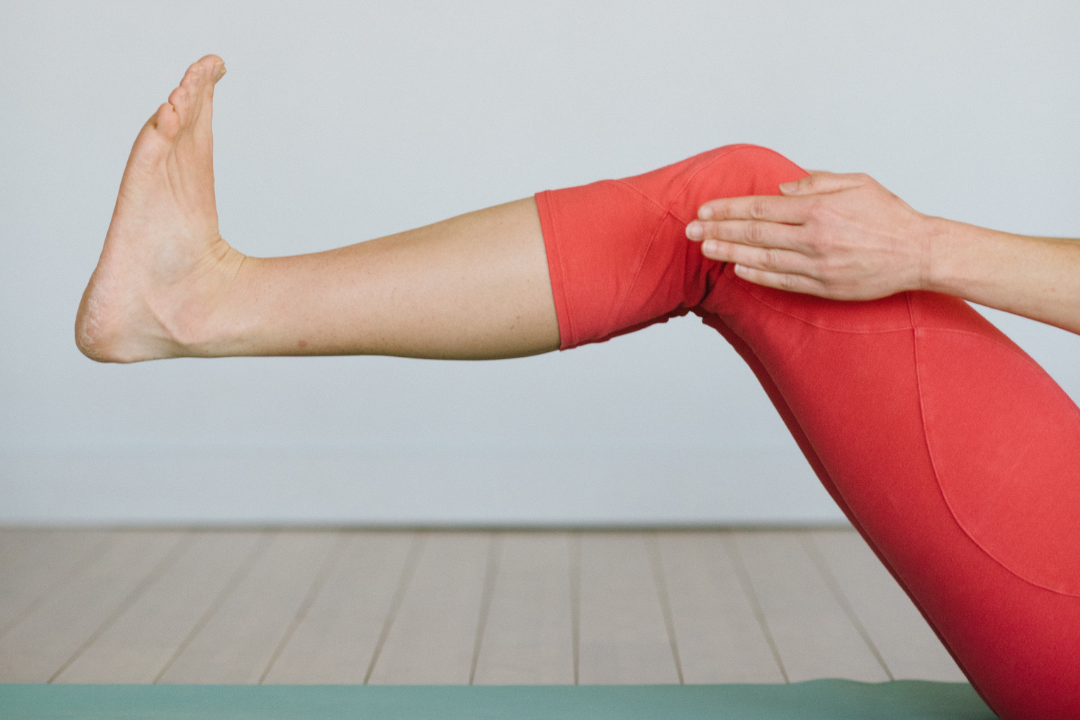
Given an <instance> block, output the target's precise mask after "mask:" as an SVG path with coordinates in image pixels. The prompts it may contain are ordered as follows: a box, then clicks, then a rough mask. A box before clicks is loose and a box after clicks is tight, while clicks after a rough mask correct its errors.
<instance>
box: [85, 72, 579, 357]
mask: <svg viewBox="0 0 1080 720" xmlns="http://www.w3.org/2000/svg"><path fill="white" fill-rule="evenodd" d="M224 74H225V63H224V62H223V61H222V60H221V58H219V57H217V56H216V55H208V56H206V57H204V58H202V59H201V60H199V61H198V62H197V63H195V64H194V65H192V66H191V67H190V68H188V71H187V72H186V73H185V75H184V78H183V80H182V81H181V82H180V86H179V87H177V88H176V89H175V90H173V92H172V94H170V95H169V102H167V103H165V104H164V105H162V106H161V107H160V108H158V111H157V112H156V113H155V114H154V116H153V117H152V118H150V120H149V121H148V122H147V123H146V125H144V126H143V128H142V131H141V132H140V133H139V136H138V138H137V139H136V141H135V145H134V147H133V148H132V151H131V156H130V158H129V159H128V163H127V167H126V168H125V170H124V177H123V180H122V181H121V184H120V193H119V197H118V198H117V202H116V209H115V210H114V212H113V217H112V222H111V223H110V225H109V230H108V233H107V235H106V237H105V246H104V249H103V250H102V253H101V259H100V260H99V262H98V265H97V268H96V269H95V270H94V273H93V275H92V276H91V278H90V282H89V284H88V286H87V288H86V291H85V293H84V294H83V298H82V302H81V303H80V306H79V311H78V314H77V316H76V321H75V340H76V343H77V344H78V346H79V349H80V350H82V352H83V353H84V354H86V355H87V356H88V357H90V358H92V359H94V360H98V361H101V362H136V361H140V360H152V359H156V358H168V357H183V356H199V357H215V356H224V355H346V354H348V355H362V354H378V355H403V356H410V357H427V358H453V359H487V358H503V357H518V356H522V355H533V354H537V353H542V352H547V351H550V350H555V349H557V348H558V346H559V329H558V321H557V319H556V315H555V305H554V299H553V297H552V294H551V282H550V279H549V276H548V266H547V258H546V255H545V251H544V239H543V235H542V232H541V229H540V220H539V216H538V214H537V210H536V203H535V201H534V200H533V198H526V199H524V200H518V201H515V202H510V203H506V204H505V205H499V206H496V207H493V208H487V209H485V210H480V211H478V212H473V213H469V214H467V215H462V216H460V217H456V218H451V219H450V220H445V221H443V222H440V223H436V224H434V225H430V226H428V227H423V228H419V229H416V230H410V231H407V232H403V233H399V234H396V235H391V236H388V237H384V238H378V239H376V240H370V241H368V242H363V243H359V244H356V245H350V246H348V247H344V248H338V249H336V250H329V251H326V252H320V253H312V254H309V255H298V256H293V257H279V258H253V257H248V256H246V255H244V254H243V253H241V252H239V251H237V250H236V249H234V248H233V247H231V246H230V245H229V244H228V243H227V242H226V241H225V240H224V239H223V238H222V237H221V235H220V233H219V232H218V217H217V205H216V199H215V195H214V167H213V159H214V152H213V136H212V133H211V117H212V113H213V97H214V87H215V85H216V84H217V82H218V80H220V79H221V78H222V77H223V76H224Z"/></svg>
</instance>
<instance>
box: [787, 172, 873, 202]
mask: <svg viewBox="0 0 1080 720" xmlns="http://www.w3.org/2000/svg"><path fill="white" fill-rule="evenodd" d="M866 180H867V177H866V175H863V174H861V173H855V174H840V173H831V172H814V173H811V174H810V175H809V176H808V177H804V178H802V179H801V180H793V181H791V182H787V183H783V184H782V185H780V192H782V193H783V194H784V195H785V196H787V197H795V196H798V195H820V194H822V193H832V192H839V191H840V190H848V189H850V188H854V187H859V186H860V185H865V184H866Z"/></svg>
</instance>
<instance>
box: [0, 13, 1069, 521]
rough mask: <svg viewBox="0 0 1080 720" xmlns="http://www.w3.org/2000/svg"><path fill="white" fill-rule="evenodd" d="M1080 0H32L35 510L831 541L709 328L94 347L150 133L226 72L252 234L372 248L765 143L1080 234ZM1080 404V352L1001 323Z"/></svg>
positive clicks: (10, 111)
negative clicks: (595, 341)
mask: <svg viewBox="0 0 1080 720" xmlns="http://www.w3.org/2000/svg"><path fill="white" fill-rule="evenodd" d="M1077 37H1080V4H1077V3H1076V2H1075V0H1060V1H1057V2H1041V3H1039V2H1035V3H1031V2H1028V3H1024V4H1022V5H1021V4H1020V3H1013V2H974V1H973V2H913V1H912V0H902V1H897V2H870V3H868V2H864V1H861V0H853V1H851V2H841V1H838V0H830V1H827V2H826V1H820V2H809V3H808V2H795V1H792V2H779V1H776V0H772V1H761V0H755V2H745V0H743V1H740V2H720V1H717V0H709V1H708V2H706V1H704V0H700V1H698V2H675V1H672V0H664V1H663V2H661V1H659V0H657V1H650V2H632V3H626V2H614V1H608V0H604V1H601V0H573V1H570V0H565V1H560V2H532V3H492V2H479V1H475V2H395V3H356V2H345V1H341V2H303V3H300V2H296V3H282V2H224V3H222V2H212V3H210V2H184V3H175V2H146V1H145V0H140V1H139V2H130V3H119V2H110V3H104V2H102V3H83V2H56V1H50V0H45V1H41V2H35V3H28V2H27V3H15V2H5V3H2V4H0V522H4V521H6V522H10V521H20V522H39V521H66V522H146V521H173V522H214V521H227V522H264V521H270V522H275V521H286V522H289V521H292V522H383V523H395V522H397V523H414V522H432V521H435V522H450V523H453V522H459V523H543V522H554V523H630V522H663V523H677V522H702V523H705V522H816V521H829V520H835V519H838V518H839V517H840V516H839V513H838V512H837V511H836V510H835V508H833V507H832V505H831V504H830V502H829V500H828V498H827V497H826V496H825V494H824V492H823V491H822V490H820V489H819V488H818V487H817V485H816V483H815V482H814V480H813V479H812V475H811V473H810V472H809V470H808V469H807V468H806V466H805V463H804V462H803V461H802V460H801V459H800V458H799V457H798V454H797V451H796V450H795V447H794V444H793V443H792V442H791V440H790V439H789V438H788V437H787V435H786V433H785V431H784V429H783V427H782V424H781V423H780V422H779V420H778V419H777V418H776V417H775V416H774V413H773V411H772V409H771V408H770V406H769V405H768V402H767V401H766V399H765V396H764V393H762V392H761V390H760V389H758V388H757V386H756V385H755V383H754V381H753V378H752V376H751V374H750V373H749V371H747V370H746V369H745V368H744V367H743V366H742V365H741V363H740V361H739V360H738V359H737V357H736V356H735V354H734V353H733V352H732V351H731V350H729V349H728V348H727V347H726V346H725V345H724V343H723V341H722V340H721V339H719V338H718V337H716V336H715V335H714V334H713V333H711V331H708V330H707V329H705V328H702V327H701V326H700V324H699V323H698V322H697V321H696V320H682V321H678V322H673V323H670V324H669V325H666V326H662V327H656V328H652V329H650V330H648V331H645V332H642V333H639V334H637V335H635V336H629V337H623V338H619V339H617V340H615V341H612V342H610V343H608V344H606V345H602V346H592V347H587V348H583V349H580V350H577V351H574V352H571V353H563V354H556V355H550V356H545V357H539V358H531V359H526V360H515V361H502V362H487V363H476V364H469V363H436V362H430V361H415V360H399V359H387V358H321V359H232V360H220V361H199V360H181V361H169V362H157V363H149V364H145V365H141V366H129V367H116V366H103V365H97V364H94V363H92V362H90V361H89V360H86V359H84V358H83V357H82V356H81V355H79V353H78V352H77V350H76V349H75V345H74V342H73V340H72V329H71V327H72V322H73V319H74V313H75V308H76V306H77V303H78V299H79V295H80V293H81V291H82V288H83V287H84V285H85V282H86V280H87V278H88V276H89V274H90V271H91V270H92V268H93V266H94V263H95V261H96V258H97V253H98V252H99V251H100V246H101V241H102V239H103V237H104V234H105V229H106V228H107V226H108V222H109V216H110V212H111V210H112V205H113V202H114V199H115V194H116V188H117V186H118V183H119V180H120V174H121V171H122V169H123V165H124V161H125V159H126V155H127V152H128V149H129V147H130V143H131V142H132V140H133V139H134V136H135V133H136V132H137V130H138V128H139V127H140V126H141V124H142V123H143V122H144V120H145V119H146V117H148V116H149V114H150V113H151V112H153V110H154V109H155V108H156V107H157V106H158V105H159V104H160V103H161V102H163V101H164V99H165V98H166V96H167V95H168V92H169V90H170V89H171V88H172V87H173V86H174V85H175V83H176V82H177V81H178V80H179V79H180V76H181V74H182V72H183V70H184V68H185V67H186V65H187V64H188V63H190V62H191V61H193V60H195V59H196V58H198V57H199V56H201V55H203V54H204V53H207V52H215V53H218V54H220V55H221V56H223V57H224V58H225V59H226V61H227V63H228V67H229V75H228V77H227V78H226V79H225V80H224V81H223V83H222V85H221V86H220V88H219V91H218V94H217V108H216V114H215V134H216V140H217V146H216V149H217V163H216V165H217V178H218V185H217V187H218V196H219V210H220V215H221V227H222V233H223V234H224V236H225V237H226V238H227V239H228V240H229V241H230V242H232V243H233V244H234V245H235V246H237V247H238V248H239V249H241V250H242V251H244V252H247V253H250V254H255V255H271V254H281V253H294V252H303V251H310V250H318V249H323V248H329V247H333V246H337V245H342V244H347V243H351V242H356V241H359V240H363V239H366V238H370V237H374V236H378V235H381V234H385V233H388V232H391V231H395V230H400V229H404V228H407V227H411V226H416V225H420V224H424V223H428V222H431V221H434V220H437V219H440V218H444V217H447V216H450V215H454V214H457V213H460V212H464V211H467V210H471V209H475V208H477V207H480V206H485V205H490V204H493V203H497V202H502V201H506V200H510V199H513V198H518V197H523V196H526V195H529V194H531V193H533V192H535V191H536V190H539V189H544V188H551V187H560V186H565V185H569V184H576V183H581V182H585V181H589V180H593V179H597V178H600V177H617V176H623V175H627V174H631V173H636V172H641V171H645V170H647V169H651V168H653V167H655V166H659V165H662V164H666V163H668V162H671V161H674V160H677V159H681V158H683V157H686V156H688V155H691V154H694V153H696V152H699V151H701V150H704V149H707V148H711V147H714V146H717V145H722V144H728V143H732V142H754V143H759V144H763V145H768V146H771V147H774V148H776V149H778V150H780V151H781V152H783V153H785V154H786V155H788V156H789V157H791V158H792V159H794V160H795V161H796V162H799V163H800V164H802V165H804V166H806V167H811V168H825V169H834V170H838V171H856V170H859V171H866V172H870V173H872V174H874V175H875V176H876V177H877V178H878V179H880V180H881V181H882V182H884V183H885V184H886V185H887V186H888V187H890V188H891V189H892V190H893V191H895V192H897V193H898V194H900V195H901V196H902V197H904V198H905V199H907V200H908V201H909V202H910V203H911V204H913V205H914V206H915V207H916V208H918V209H920V210H922V211H924V212H929V213H934V214H940V215H945V216H949V217H953V218H957V219H962V220H966V221H970V222H974V223H978V224H982V225H987V226H992V227H996V228H1000V229H1005V230H1013V231H1020V232H1027V233H1033V234H1047V235H1064V236H1077V235H1080V201H1078V196H1080V140H1078V138H1077V135H1078V132H1080V124H1078V122H1077V118H1080V42H1077ZM994 319H995V320H996V321H998V320H999V321H1000V324H1001V325H1002V326H1004V328H1005V329H1006V331H1007V332H1009V333H1010V334H1011V335H1013V337H1015V338H1016V339H1017V340H1018V341H1019V342H1020V344H1021V345H1023V346H1024V347H1025V348H1026V349H1028V351H1029V352H1031V353H1032V354H1033V355H1034V356H1035V357H1036V358H1037V359H1038V360H1040V361H1041V362H1042V363H1044V365H1045V366H1046V367H1047V368H1048V370H1049V371H1050V372H1051V374H1052V375H1054V377H1055V378H1057V380H1058V381H1059V382H1060V383H1061V384H1062V385H1063V386H1064V387H1065V388H1066V390H1067V391H1068V392H1070V393H1071V394H1072V396H1073V397H1074V398H1080V361H1078V359H1080V337H1077V336H1073V335H1069V334H1067V333H1064V332H1062V331H1058V330H1054V329H1052V328H1048V327H1043V326H1038V325H1036V324H1034V323H1030V322H1027V321H1023V320H1020V319H1017V318H1012V317H1005V316H1001V315H1000V314H995V315H994Z"/></svg>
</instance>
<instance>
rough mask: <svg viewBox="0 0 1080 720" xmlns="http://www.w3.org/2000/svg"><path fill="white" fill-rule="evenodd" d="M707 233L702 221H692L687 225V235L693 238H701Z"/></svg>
mask: <svg viewBox="0 0 1080 720" xmlns="http://www.w3.org/2000/svg"><path fill="white" fill-rule="evenodd" d="M704 235H705V228H703V227H702V226H701V223H697V222H692V223H690V224H689V225H687V226H686V237H688V238H690V239H691V240H700V239H701V238H702V237H703V236H704Z"/></svg>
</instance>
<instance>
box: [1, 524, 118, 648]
mask: <svg viewBox="0 0 1080 720" xmlns="http://www.w3.org/2000/svg"><path fill="white" fill-rule="evenodd" d="M115 539H116V536H115V535H110V534H108V533H104V532H80V531H66V532H63V531H58V532H53V533H46V534H44V535H43V536H41V537H40V538H37V542H34V543H32V544H31V545H30V546H29V547H27V548H26V551H25V552H23V553H21V554H19V555H18V556H17V557H15V558H13V559H12V561H11V562H10V563H9V564H8V565H7V567H5V568H4V569H3V570H0V639H2V638H3V637H4V635H6V634H7V632H8V631H10V630H11V629H12V627H14V625H15V624H16V623H18V622H19V620H20V619H21V618H23V617H24V616H25V615H26V614H27V613H29V612H31V611H32V610H33V608H34V607H35V606H36V605H38V604H39V603H41V602H43V601H44V599H45V598H46V597H47V596H48V595H49V593H50V592H56V591H57V590H58V589H59V587H60V586H62V585H63V584H64V583H65V582H70V581H71V580H72V579H73V578H74V577H76V576H77V575H78V573H79V572H81V571H82V570H83V569H85V566H86V564H87V563H88V562H89V560H90V559H91V558H93V557H94V556H95V555H96V554H99V553H101V552H103V551H104V550H105V549H106V548H107V547H108V545H109V543H110V542H112V541H113V540H115Z"/></svg>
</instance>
